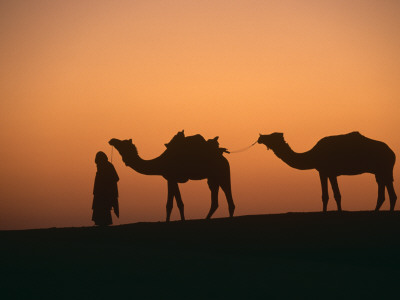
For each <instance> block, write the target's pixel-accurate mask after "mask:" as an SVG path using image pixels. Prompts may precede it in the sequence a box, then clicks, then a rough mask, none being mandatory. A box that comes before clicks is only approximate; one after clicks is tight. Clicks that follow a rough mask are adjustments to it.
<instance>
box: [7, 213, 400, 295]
mask: <svg viewBox="0 0 400 300" xmlns="http://www.w3.org/2000/svg"><path fill="white" fill-rule="evenodd" d="M0 240H1V252H0V254H1V256H0V257H1V258H0V260H1V273H2V275H1V278H0V286H1V289H0V293H1V294H0V298H2V299H18V298H22V299H41V298H43V297H46V298H57V299H93V298H109V297H120V296H122V295H123V296H124V298H123V299H178V298H179V299H183V298H184V299H214V298H218V299H229V298H234V299H246V298H247V299H259V298H265V299H285V298H286V299H288V298H290V299H338V298H345V299H361V298H363V299H366V298H367V299H371V298H380V299H382V298H389V297H390V296H392V297H390V298H395V299H396V298H398V297H399V294H400V288H399V287H398V285H399V282H400V256H399V254H400V212H395V213H389V212H379V213H373V212H343V213H337V212H329V213H288V214H279V215H257V216H242V217H235V218H233V219H225V218H224V219H213V220H209V221H206V220H192V221H186V222H180V221H177V222H171V223H169V224H166V223H163V222H159V223H136V224H129V225H121V226H114V227H108V228H96V227H82V228H60V229H57V228H55V229H42V230H25V231H1V232H0ZM4 295H5V296H7V297H4ZM128 297H129V298H128ZM120 298H121V297H120Z"/></svg>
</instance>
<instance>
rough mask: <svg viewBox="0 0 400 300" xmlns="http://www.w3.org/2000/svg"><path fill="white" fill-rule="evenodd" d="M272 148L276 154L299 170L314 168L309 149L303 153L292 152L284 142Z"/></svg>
mask: <svg viewBox="0 0 400 300" xmlns="http://www.w3.org/2000/svg"><path fill="white" fill-rule="evenodd" d="M272 150H273V151H274V153H275V155H276V156H278V157H279V158H280V159H282V160H283V161H284V162H285V163H286V164H288V165H289V166H290V167H292V168H295V169H299V170H309V169H314V168H315V167H314V164H313V162H312V154H311V152H310V151H307V152H304V153H297V152H294V151H293V150H292V148H290V146H289V145H288V144H287V143H286V142H283V143H282V144H281V145H280V146H279V147H276V148H275V149H272Z"/></svg>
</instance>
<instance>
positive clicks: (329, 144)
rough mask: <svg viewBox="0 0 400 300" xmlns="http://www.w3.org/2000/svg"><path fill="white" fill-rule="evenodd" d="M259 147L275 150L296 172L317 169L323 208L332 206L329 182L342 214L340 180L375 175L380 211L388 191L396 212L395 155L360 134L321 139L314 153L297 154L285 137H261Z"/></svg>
mask: <svg viewBox="0 0 400 300" xmlns="http://www.w3.org/2000/svg"><path fill="white" fill-rule="evenodd" d="M258 143H260V144H264V145H265V146H267V148H268V149H272V151H274V153H275V155H276V156H278V157H279V158H280V159H282V160H283V161H284V162H285V163H286V164H288V165H289V166H291V167H292V168H295V169H299V170H309V169H316V170H317V171H318V172H319V176H320V180H321V188H322V205H323V206H322V208H323V211H326V210H327V205H328V200H329V196H328V178H329V181H330V183H331V186H332V190H333V194H334V198H335V200H336V204H337V209H338V211H341V210H342V206H341V195H340V191H339V185H338V182H337V176H339V175H357V174H362V173H372V174H375V178H376V182H377V183H378V200H377V203H376V208H375V210H376V211H378V210H379V208H380V207H381V206H382V204H383V202H384V201H385V187H386V188H387V191H388V194H389V198H390V210H391V211H393V210H394V206H395V204H396V200H397V196H396V193H395V191H394V187H393V167H394V163H395V161H396V156H395V154H394V152H393V151H392V150H391V149H390V148H389V147H388V146H387V145H386V144H385V143H383V142H379V141H375V140H372V139H369V138H367V137H365V136H363V135H361V134H360V133H359V132H352V133H348V134H344V135H336V136H328V137H325V138H323V139H321V140H320V141H319V142H318V143H317V144H316V145H315V146H314V147H313V148H312V149H311V150H309V151H307V152H304V153H296V152H294V151H293V150H292V149H291V148H290V147H289V145H288V144H287V143H286V142H285V140H284V138H283V133H277V132H275V133H272V134H269V135H261V134H260V137H259V139H258Z"/></svg>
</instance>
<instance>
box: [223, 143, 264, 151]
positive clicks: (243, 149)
mask: <svg viewBox="0 0 400 300" xmlns="http://www.w3.org/2000/svg"><path fill="white" fill-rule="evenodd" d="M257 142H258V141H255V142H254V143H253V144H251V145H250V146H247V147H245V148H242V149H239V150H235V151H229V153H239V152H243V151H246V150H248V149H250V148H251V147H253V146H254V145H255V144H257Z"/></svg>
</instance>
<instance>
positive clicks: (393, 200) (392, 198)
mask: <svg viewBox="0 0 400 300" xmlns="http://www.w3.org/2000/svg"><path fill="white" fill-rule="evenodd" d="M386 188H387V191H388V194H389V199H390V211H394V206H395V205H396V201H397V195H396V192H395V191H394V187H393V181H391V182H389V183H388V184H386Z"/></svg>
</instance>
